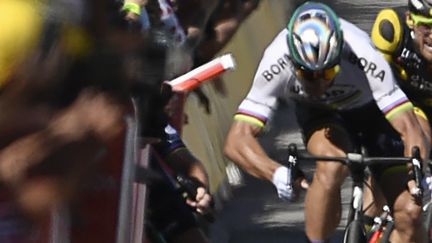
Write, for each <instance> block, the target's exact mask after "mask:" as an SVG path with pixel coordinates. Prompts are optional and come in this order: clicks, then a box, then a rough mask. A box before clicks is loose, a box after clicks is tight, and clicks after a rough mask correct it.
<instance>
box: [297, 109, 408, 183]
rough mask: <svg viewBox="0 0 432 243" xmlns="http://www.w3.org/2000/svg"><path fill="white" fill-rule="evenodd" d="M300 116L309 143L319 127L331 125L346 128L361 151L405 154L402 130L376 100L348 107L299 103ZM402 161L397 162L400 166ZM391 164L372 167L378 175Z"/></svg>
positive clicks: (357, 148)
mask: <svg viewBox="0 0 432 243" xmlns="http://www.w3.org/2000/svg"><path fill="white" fill-rule="evenodd" d="M296 115H297V120H298V123H299V125H300V128H301V129H302V132H303V136H304V140H305V142H306V143H307V142H308V141H309V139H310V136H311V135H312V134H313V133H314V132H315V131H317V130H319V129H321V128H324V127H326V126H328V125H330V124H331V125H333V126H337V127H340V128H342V129H344V130H345V131H346V132H347V134H349V136H350V140H351V142H352V144H353V145H354V146H353V147H354V148H353V151H346V152H355V153H358V152H360V151H361V148H362V147H363V148H365V149H366V151H367V153H368V155H369V156H375V157H379V156H403V155H404V145H403V142H402V140H401V138H400V136H399V133H398V132H397V131H396V130H395V129H394V128H393V127H392V126H391V124H390V123H389V122H388V121H387V119H386V118H385V116H384V115H383V113H382V112H381V111H380V110H379V108H378V106H377V105H376V104H375V103H370V104H367V105H364V106H362V107H360V108H356V109H352V110H349V111H336V110H331V109H325V108H317V107H313V106H310V105H307V104H302V103H299V102H297V103H296ZM400 165H401V164H395V166H400ZM388 167H389V166H384V165H373V166H371V167H370V168H371V171H372V173H373V174H374V176H376V177H378V178H379V176H380V175H381V173H382V171H383V170H384V169H386V168H388Z"/></svg>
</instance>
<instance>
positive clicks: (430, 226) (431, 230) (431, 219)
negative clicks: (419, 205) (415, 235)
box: [425, 204, 432, 242]
mask: <svg viewBox="0 0 432 243" xmlns="http://www.w3.org/2000/svg"><path fill="white" fill-rule="evenodd" d="M431 205H432V204H429V205H428V206H427V209H426V214H425V227H426V234H427V239H428V242H432V207H431Z"/></svg>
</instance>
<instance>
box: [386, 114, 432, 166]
mask: <svg viewBox="0 0 432 243" xmlns="http://www.w3.org/2000/svg"><path fill="white" fill-rule="evenodd" d="M390 123H391V124H392V126H393V127H394V129H395V130H396V131H397V132H399V134H400V135H401V139H402V141H403V142H404V145H405V151H404V153H405V155H406V156H411V148H412V147H414V146H418V147H419V148H420V152H421V156H422V158H423V159H426V158H428V155H429V150H430V143H429V142H428V139H427V135H426V134H425V133H424V132H423V130H422V127H421V126H420V124H419V122H418V120H417V118H416V116H415V114H414V112H413V110H412V109H410V110H407V111H405V112H401V113H400V114H398V115H397V116H396V117H394V118H393V119H392V120H390Z"/></svg>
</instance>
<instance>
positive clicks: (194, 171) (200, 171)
mask: <svg viewBox="0 0 432 243" xmlns="http://www.w3.org/2000/svg"><path fill="white" fill-rule="evenodd" d="M166 160H167V162H168V163H169V165H171V166H172V168H173V170H174V171H176V172H177V173H181V174H184V175H187V176H189V177H194V178H196V179H197V180H198V181H199V182H201V183H202V184H203V185H204V186H205V187H206V189H207V188H208V186H209V183H208V181H209V180H208V174H207V172H206V169H205V167H204V165H203V164H202V162H201V161H200V160H198V159H197V158H196V157H195V156H194V155H193V154H192V153H191V152H190V151H189V150H188V149H187V148H186V147H183V148H179V149H176V150H174V151H173V152H171V153H170V154H169V155H168V156H167V157H166Z"/></svg>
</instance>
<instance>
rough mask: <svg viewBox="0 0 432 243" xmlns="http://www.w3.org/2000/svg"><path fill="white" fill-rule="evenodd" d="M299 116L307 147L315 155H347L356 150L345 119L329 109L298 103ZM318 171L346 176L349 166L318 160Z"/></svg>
mask: <svg viewBox="0 0 432 243" xmlns="http://www.w3.org/2000/svg"><path fill="white" fill-rule="evenodd" d="M296 109H297V118H298V121H299V124H300V126H301V128H302V130H303V135H304V136H305V140H306V144H307V149H308V151H309V152H310V153H312V154H314V155H324V156H345V153H346V152H352V151H355V150H356V146H355V140H354V136H353V135H352V134H351V133H350V132H351V131H350V130H349V129H348V128H347V126H346V125H345V123H344V121H343V119H342V118H341V117H340V116H339V115H338V114H337V113H336V112H332V111H329V110H322V109H317V108H313V107H310V106H307V105H301V104H298V105H297V106H296ZM316 169H317V172H318V173H320V172H325V173H329V174H333V175H343V176H340V177H339V176H337V177H338V178H341V180H342V179H343V178H345V176H346V175H347V174H348V170H347V168H345V166H343V165H342V164H340V163H338V162H335V163H331V162H318V163H317V168H316Z"/></svg>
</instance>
